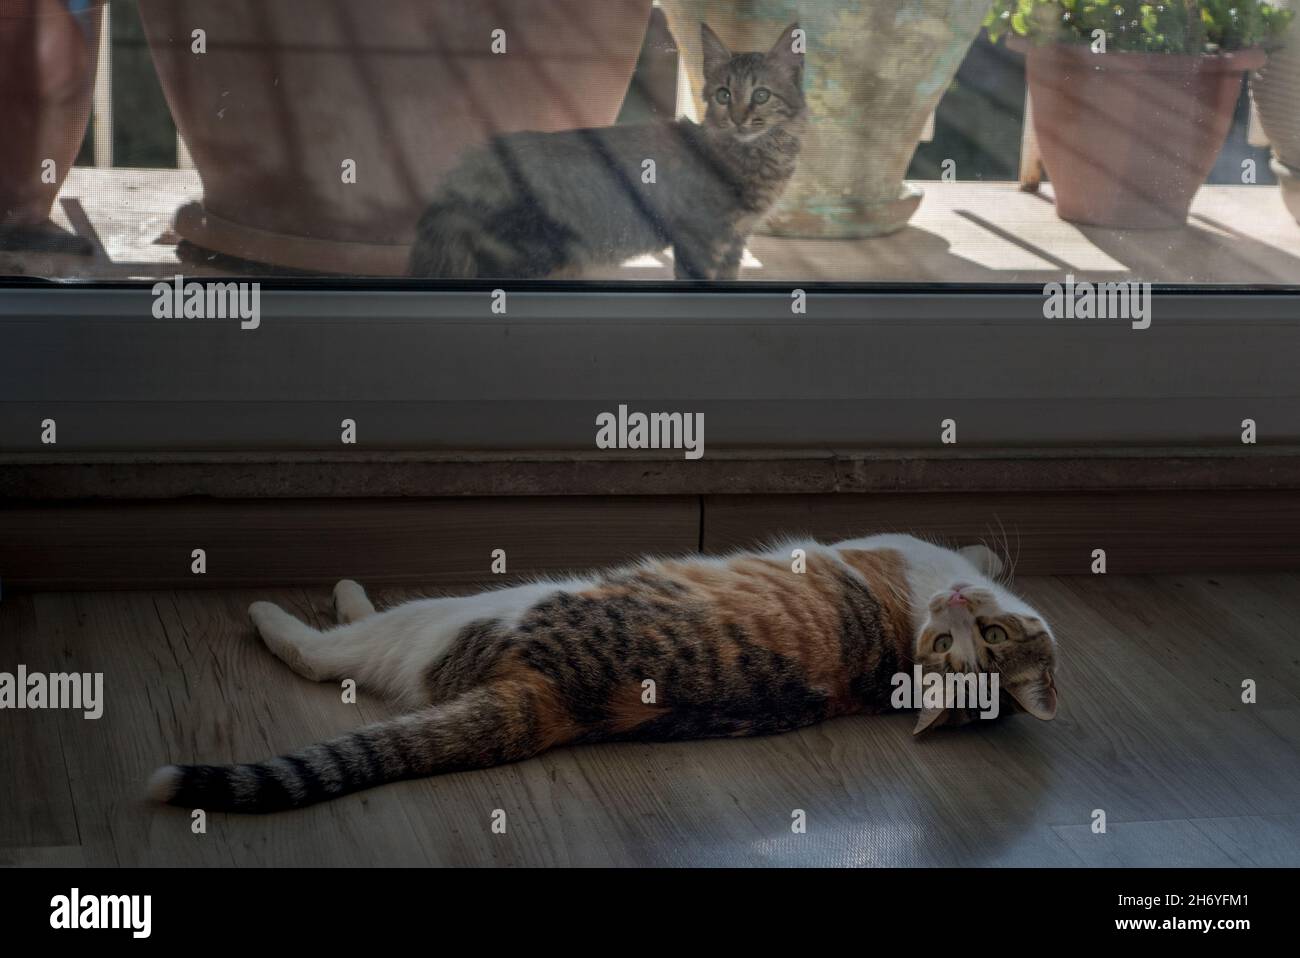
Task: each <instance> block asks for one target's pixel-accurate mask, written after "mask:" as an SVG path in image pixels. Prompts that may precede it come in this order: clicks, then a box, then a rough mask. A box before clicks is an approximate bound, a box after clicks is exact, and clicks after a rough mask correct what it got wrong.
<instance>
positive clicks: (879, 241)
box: [0, 0, 1300, 288]
mask: <svg viewBox="0 0 1300 958" xmlns="http://www.w3.org/2000/svg"><path fill="white" fill-rule="evenodd" d="M1298 102H1300V24H1296V23H1294V22H1293V19H1292V11H1291V10H1290V9H1289V7H1288V6H1287V5H1286V4H1285V3H1283V2H1278V3H1267V2H1259V0H1234V2H1233V3H1226V2H1224V3H1220V2H1201V3H1196V2H1191V3H1184V2H1181V0H1179V2H1171V3H1166V4H1137V3H1114V2H1110V3H1104V4H1103V3H1098V2H1093V0H996V2H993V0H820V2H812V0H762V2H757V0H656V2H654V3H652V2H651V0H498V2H494V3H483V2H481V0H366V2H358V0H276V2H273V3H267V2H260V0H258V2H254V0H246V2H241V0H134V2H129V0H115V2H114V3H112V4H111V5H108V4H105V3H103V2H101V0H7V2H5V3H4V4H2V5H0V123H2V124H3V128H4V129H5V131H6V134H5V136H4V137H2V138H0V276H4V277H26V278H37V279H47V280H60V281H63V280H97V281H125V280H135V281H140V280H146V281H151V280H158V279H170V278H172V277H173V276H175V275H177V274H184V275H187V276H195V277H203V276H209V275H250V276H261V277H303V276H310V277H314V278H321V279H324V280H326V281H329V280H339V281H347V280H355V279H358V278H366V279H374V278H385V279H388V280H393V279H401V278H406V279H407V281H409V282H411V283H413V284H417V285H419V286H421V287H424V288H438V287H439V286H442V285H453V284H460V283H464V282H465V281H500V280H525V279H526V280H536V281H564V282H567V283H573V282H583V281H605V282H608V281H630V282H674V281H685V280H690V281H697V282H706V283H718V284H723V283H754V282H765V281H766V282H779V283H800V284H804V283H815V282H832V283H848V284H856V285H870V284H896V283H901V284H910V285H915V284H926V285H927V286H928V285H933V284H939V285H941V286H943V285H949V286H952V287H954V288H956V287H961V288H967V287H969V286H970V285H972V284H1008V283H1011V284H1030V285H1035V286H1039V287H1042V286H1045V285H1046V284H1050V283H1054V282H1056V283H1067V282H1071V281H1077V282H1085V281H1093V282H1098V281H1103V282H1131V281H1137V282H1151V283H1167V284H1195V285H1204V284H1210V285H1233V286H1240V285H1247V286H1269V287H1278V286H1288V285H1292V284H1294V283H1295V282H1296V281H1297V277H1300V270H1297V268H1296V267H1297V264H1300V225H1297V216H1300V120H1298V119H1297V117H1300V107H1298V106H1297V103H1298Z"/></svg>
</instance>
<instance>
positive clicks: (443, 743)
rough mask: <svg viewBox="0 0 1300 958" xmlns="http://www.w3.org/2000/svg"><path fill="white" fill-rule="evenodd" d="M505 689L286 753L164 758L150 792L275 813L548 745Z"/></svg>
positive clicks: (214, 807) (200, 804) (205, 805)
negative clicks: (248, 759) (220, 759)
mask: <svg viewBox="0 0 1300 958" xmlns="http://www.w3.org/2000/svg"><path fill="white" fill-rule="evenodd" d="M519 705H520V703H519V702H518V701H517V700H516V701H510V700H509V690H502V689H498V690H493V689H479V690H476V691H473V692H467V693H465V694H464V695H461V696H460V697H459V698H456V699H454V700H453V701H451V702H448V703H446V704H442V705H435V706H430V707H429V708H426V709H423V710H421V711H419V712H415V713H412V714H411V715H405V716H402V717H401V718H398V719H394V720H393V721H391V722H381V723H379V724H376V725H371V726H368V727H366V728H362V729H358V730H357V731H355V732H350V733H348V734H347V735H341V736H339V737H338V738H335V739H331V740H330V741H328V742H323V743H320V744H318V745H310V746H308V747H306V748H304V749H300V750H299V751H297V752H293V753H291V754H289V755H283V756H280V757H279V758H272V759H268V760H267V761H264V762H254V763H250V764H246V765H166V766H164V767H162V768H160V769H158V770H157V771H156V772H154V774H153V777H152V778H151V779H150V780H149V794H150V796H151V797H152V798H154V799H156V800H157V801H160V802H166V803H168V804H170V805H180V806H182V807H184V808H202V809H204V810H206V811H222V812H278V811H284V810H286V809H290V808H301V807H303V806H305V805H314V804H315V803H317V802H322V801H325V800H327V799H331V798H337V797H338V796H340V795H346V794H348V793H349V792H357V791H361V790H362V789H366V788H372V787H374V786H376V785H382V784H384V783H385V782H396V781H399V780H401V779H408V778H419V777H422V776H425V775H433V774H437V773H439V772H451V771H457V770H460V769H470V768H485V767H487V766H489V765H499V764H502V763H504V762H512V761H516V760H518V759H521V758H527V757H528V756H530V755H534V754H536V753H537V752H538V751H540V750H541V749H542V748H543V747H545V745H546V744H549V743H543V742H541V741H539V740H538V738H537V735H536V731H535V730H536V723H535V722H533V721H530V720H529V718H528V716H527V715H525V714H523V713H522V712H521V710H520V708H519Z"/></svg>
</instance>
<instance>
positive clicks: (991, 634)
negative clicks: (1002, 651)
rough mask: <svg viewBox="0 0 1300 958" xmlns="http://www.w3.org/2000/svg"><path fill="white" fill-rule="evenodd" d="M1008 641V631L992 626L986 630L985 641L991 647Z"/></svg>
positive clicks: (998, 626)
mask: <svg viewBox="0 0 1300 958" xmlns="http://www.w3.org/2000/svg"><path fill="white" fill-rule="evenodd" d="M1006 640H1007V630H1006V629H1004V628H1002V626H1000V625H990V626H989V627H988V628H987V629H985V630H984V641H985V642H987V643H988V644H989V645H997V644H998V643H999V642H1005V641H1006Z"/></svg>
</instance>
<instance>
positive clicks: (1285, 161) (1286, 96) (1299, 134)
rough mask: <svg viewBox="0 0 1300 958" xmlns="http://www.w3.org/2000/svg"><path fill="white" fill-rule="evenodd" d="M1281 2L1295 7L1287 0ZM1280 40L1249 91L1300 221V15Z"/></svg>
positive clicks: (1282, 183)
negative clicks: (1280, 43)
mask: <svg viewBox="0 0 1300 958" xmlns="http://www.w3.org/2000/svg"><path fill="white" fill-rule="evenodd" d="M1278 6H1280V7H1287V6H1291V7H1293V8H1294V5H1293V4H1289V3H1287V2H1286V0H1281V2H1279V3H1278ZM1281 41H1282V46H1281V48H1280V49H1277V50H1272V51H1270V52H1269V54H1268V62H1266V63H1265V64H1264V66H1263V67H1262V68H1261V69H1260V71H1259V72H1258V73H1257V74H1255V75H1254V76H1252V77H1251V79H1250V92H1251V96H1252V97H1253V98H1254V100H1255V109H1256V110H1257V111H1258V113H1259V122H1260V125H1261V126H1263V128H1264V133H1265V135H1266V136H1267V137H1268V142H1269V144H1270V145H1271V146H1272V147H1273V163H1272V168H1273V172H1274V173H1276V174H1277V179H1278V183H1279V185H1280V186H1281V188H1282V199H1283V200H1284V201H1285V202H1286V205H1287V209H1289V210H1290V211H1291V215H1292V216H1294V217H1295V218H1296V221H1297V222H1300V16H1297V17H1296V18H1295V19H1293V20H1292V21H1291V24H1290V25H1289V26H1288V27H1287V28H1286V32H1285V33H1284V34H1283V35H1282V38H1281Z"/></svg>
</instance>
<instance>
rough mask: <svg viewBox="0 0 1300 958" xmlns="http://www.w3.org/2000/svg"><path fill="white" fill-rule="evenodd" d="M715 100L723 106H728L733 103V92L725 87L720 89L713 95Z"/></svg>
mask: <svg viewBox="0 0 1300 958" xmlns="http://www.w3.org/2000/svg"><path fill="white" fill-rule="evenodd" d="M713 98H714V99H715V100H717V101H718V102H719V103H721V104H722V105H723V106H726V105H727V104H728V103H730V102H731V91H730V90H728V89H727V88H726V87H725V86H723V87H718V92H717V93H715V94H713Z"/></svg>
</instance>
